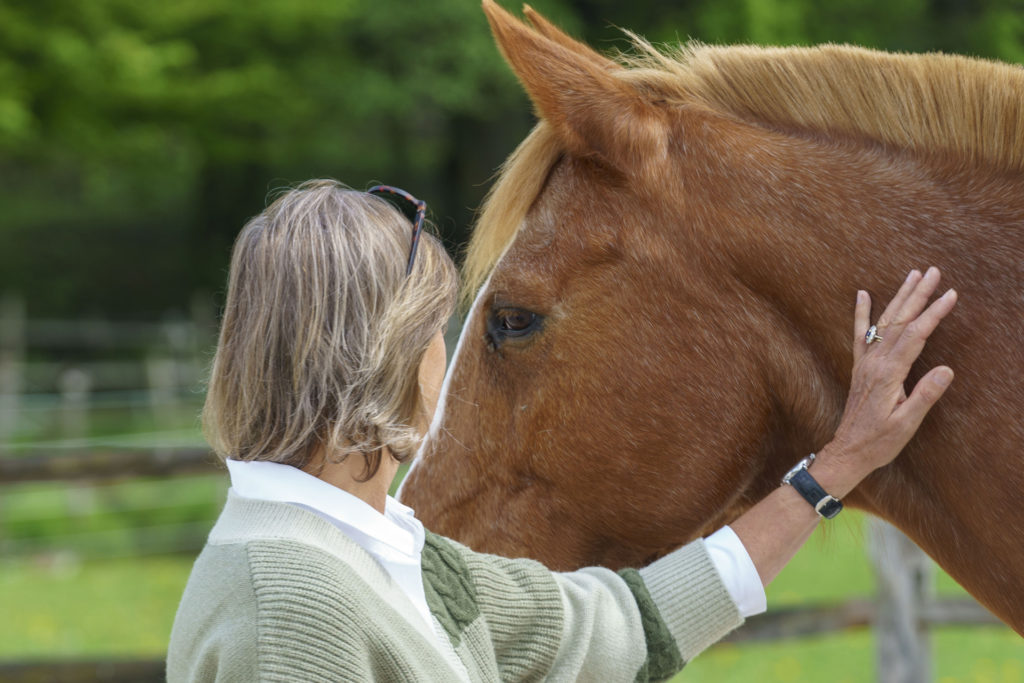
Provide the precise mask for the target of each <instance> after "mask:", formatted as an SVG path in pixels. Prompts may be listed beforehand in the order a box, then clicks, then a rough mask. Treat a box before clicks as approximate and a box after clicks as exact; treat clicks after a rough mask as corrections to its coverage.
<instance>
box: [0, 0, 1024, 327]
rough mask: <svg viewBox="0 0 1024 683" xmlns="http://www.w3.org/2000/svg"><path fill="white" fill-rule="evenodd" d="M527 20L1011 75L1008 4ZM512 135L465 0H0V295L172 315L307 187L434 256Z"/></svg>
mask: <svg viewBox="0 0 1024 683" xmlns="http://www.w3.org/2000/svg"><path fill="white" fill-rule="evenodd" d="M504 4H505V5H506V6H509V7H510V9H512V10H513V11H518V7H514V6H513V5H514V3H504ZM536 6H537V9H538V10H540V11H541V12H543V13H545V14H547V15H548V16H550V17H551V19H552V20H553V21H555V22H556V23H557V24H559V25H561V26H563V27H565V28H566V29H567V30H569V31H570V32H571V33H573V34H575V35H578V36H580V37H582V38H583V39H585V40H587V41H589V42H590V43H591V44H593V45H595V46H596V47H597V48H598V49H601V50H608V49H613V48H616V47H620V48H621V47H627V46H628V43H627V41H626V40H625V39H624V38H623V34H622V32H621V30H620V29H619V27H622V28H629V29H633V30H635V31H637V32H638V33H640V34H642V35H646V36H647V37H648V38H650V39H651V40H653V41H656V42H677V41H678V40H686V39H688V38H691V37H692V38H695V39H699V40H703V41H705V42H758V43H797V44H809V43H817V42H824V41H836V42H851V43H858V44H864V45H868V46H872V47H879V48H884V49H890V50H936V49H940V50H946V51H952V52H963V53H967V54H977V55H980V56H985V57H994V58H1001V59H1005V60H1010V61H1024V39H1022V35H1024V19H1022V17H1021V14H1020V12H1019V7H1018V6H1017V5H1016V4H1015V1H1014V0H986V2H982V3H969V2H964V1H963V0H935V1H932V2H925V0H834V1H831V2H827V3H826V2H812V1H810V0H692V1H690V2H687V3H677V4H671V5H665V4H664V3H659V2H654V1H653V0H644V1H641V2H631V3H625V4H624V3H621V2H616V1H614V0H543V1H542V2H539V3H536ZM530 122H531V116H530V113H529V106H528V103H527V102H526V99H525V97H524V96H523V95H522V94H521V92H520V90H519V88H518V86H517V85H516V84H515V82H514V79H513V78H512V76H511V74H510V73H509V71H508V69H507V68H506V67H505V66H504V64H502V62H501V59H500V57H499V55H498V52H497V50H496V49H495V48H494V46H493V43H492V40H491V37H490V34H489V31H488V27H487V24H486V21H485V19H484V16H483V13H482V12H481V10H480V7H479V4H478V2H477V1H476V0H434V1H433V2H429V3H411V2H408V0H379V1H378V2H374V3H365V2H357V1H356V0H336V1H334V2H320V1H319V0H252V1H251V2H246V3H238V2H231V1H230V0H180V1H179V2H173V3H146V2H141V3H140V2H134V1H133V0H90V1H89V2H63V1H61V0H34V1H32V2H29V1H28V0H14V1H11V2H6V3H2V4H0V205H2V206H3V209H4V210H3V212H2V214H0V215H2V218H0V273H2V276H0V290H6V289H18V290H21V291H22V292H23V293H24V294H25V295H26V296H27V298H28V307H29V314H30V315H32V316H39V315H73V314H80V313H82V312H90V313H94V314H105V315H112V316H118V317H126V316H136V317H139V316H141V317H153V315H154V313H157V312H162V311H164V310H166V309H167V308H168V307H170V306H179V307H181V306H182V305H183V303H184V302H186V301H188V299H189V297H190V296H191V294H192V292H193V291H195V290H197V289H200V290H206V291H215V290H219V289H220V287H221V286H222V282H223V277H224V267H225V264H226V262H227V258H228V250H229V247H230V244H231V241H232V239H233V237H234V235H235V234H236V233H237V231H238V229H239V228H240V227H241V225H242V224H243V223H244V221H245V220H246V218H247V217H249V216H251V215H253V214H254V213H256V212H257V211H259V210H260V209H261V208H262V206H263V205H264V203H265V201H266V196H267V194H268V192H269V191H270V190H272V189H274V188H275V187H278V186H281V185H284V184H288V183H292V182H296V181H299V180H303V179H305V178H308V177H314V176H333V177H338V178H340V179H342V180H343V181H346V182H348V183H350V184H352V185H354V186H356V187H365V186H367V185H368V184H370V183H371V182H373V181H387V182H391V183H394V184H399V185H406V186H408V187H409V188H410V189H412V190H415V193H416V194H417V195H418V196H423V197H426V198H427V199H428V201H429V203H430V205H431V208H432V211H433V215H434V218H435V220H436V222H437V223H438V224H439V226H440V228H441V230H442V232H443V233H444V234H445V235H446V237H447V238H448V239H449V240H450V241H451V242H452V244H453V245H454V244H455V243H458V242H461V241H462V240H463V239H464V237H465V234H466V230H467V227H468V225H469V223H470V220H471V218H472V211H473V208H474V207H475V206H477V205H478V204H479V202H480V200H481V198H482V196H483V193H484V190H485V188H486V184H487V180H488V178H489V177H490V176H491V175H492V172H493V170H494V169H495V168H496V166H497V165H498V164H499V163H500V162H501V161H502V160H503V159H504V158H505V157H506V156H507V155H508V154H509V152H510V151H511V150H512V149H513V147H514V146H515V144H516V143H517V142H518V141H519V140H520V139H521V138H522V137H523V135H524V134H525V132H526V130H527V129H528V127H529V125H530Z"/></svg>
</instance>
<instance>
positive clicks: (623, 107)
mask: <svg viewBox="0 0 1024 683" xmlns="http://www.w3.org/2000/svg"><path fill="white" fill-rule="evenodd" d="M483 8H484V12H485V13H486V14H487V19H488V21H489V22H490V24H491V30H492V31H493V33H494V38H495V40H496V41H497V43H498V47H499V48H500V49H501V53H502V54H503V55H504V57H505V60H506V61H507V62H508V63H509V64H510V65H511V67H512V70H513V71H515V73H516V76H518V77H519V80H520V81H521V82H522V84H523V87H524V88H525V89H526V92H527V94H528V95H529V96H530V99H531V100H532V101H533V104H534V106H535V107H536V108H537V111H538V114H539V115H540V116H541V118H543V119H545V120H546V121H547V122H548V123H549V124H550V125H551V126H552V127H553V128H554V130H555V131H556V132H557V133H558V135H559V137H560V138H561V139H562V140H563V142H564V143H565V144H566V146H567V148H568V151H569V152H570V153H572V154H577V155H580V156H590V157H594V156H596V157H598V158H600V159H602V160H603V161H605V162H606V163H609V164H611V165H612V166H614V167H616V168H618V169H620V170H625V171H629V170H639V168H640V167H642V166H644V165H645V164H646V163H647V162H650V161H653V160H656V159H661V158H663V157H664V156H665V154H666V150H667V132H668V129H667V125H666V123H665V119H664V115H663V112H662V111H661V110H660V109H659V108H658V107H657V106H655V105H654V104H652V103H651V102H650V101H648V100H647V99H646V98H644V97H643V96H642V95H641V94H640V93H639V92H637V91H636V90H635V89H634V88H633V87H632V86H631V85H630V84H629V83H627V82H626V81H624V80H622V79H620V78H618V77H617V76H616V75H615V72H616V71H618V70H620V69H621V67H620V66H619V65H617V64H616V63H615V62H613V61H611V60H610V59H607V58H606V57H604V56H602V55H600V54H598V53H597V52H595V51H594V50H592V49H591V48H589V47H587V46H586V45H584V44H583V43H580V42H578V41H576V40H574V39H573V38H571V37H569V36H568V35H566V34H565V33H563V32H562V31H560V30H559V29H558V28H556V27H555V26H554V25H553V24H551V23H550V22H549V21H547V20H546V19H544V18H543V17H541V16H540V15H539V14H537V13H536V12H535V11H534V10H533V9H531V8H530V7H526V8H525V10H524V11H525V13H526V16H527V17H528V18H529V19H530V21H531V22H532V23H533V24H534V27H533V28H531V27H529V26H527V25H526V24H524V23H523V22H522V21H520V20H518V19H516V18H515V17H513V16H512V15H511V14H509V13H508V12H507V11H505V10H504V9H502V8H501V7H499V6H498V5H496V4H495V3H494V1H493V0H483Z"/></svg>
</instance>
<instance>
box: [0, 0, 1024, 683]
mask: <svg viewBox="0 0 1024 683" xmlns="http://www.w3.org/2000/svg"><path fill="white" fill-rule="evenodd" d="M503 4H505V6H506V7H508V8H509V9H512V10H513V11H516V12H518V10H519V8H518V6H514V5H511V4H510V3H508V2H506V3H503ZM532 4H533V5H534V7H535V8H536V9H538V10H539V11H541V12H542V13H544V14H546V15H547V16H548V17H549V18H550V19H552V20H553V21H554V22H555V23H556V24H559V25H560V26H562V27H563V28H565V29H566V30H568V31H569V32H570V33H572V34H573V35H575V36H577V37H580V38H582V39H584V40H586V41H587V42H589V43H590V44H591V45H593V46H595V47H596V48H598V49H599V50H614V49H628V41H627V40H625V39H624V37H623V35H622V32H621V30H620V29H619V28H617V27H623V28H628V29H632V30H634V31H636V32H638V33H640V34H642V35H645V36H646V37H647V38H648V39H650V40H652V41H654V42H667V43H676V42H679V41H685V40H688V39H690V38H693V39H697V40H700V41H703V42H708V43H734V42H754V43H760V44H813V43H819V42H850V43H855V44H859V45H865V46H869V47H875V48H881V49H886V50H895V51H932V50H941V51H947V52H956V53H961V54H968V55H975V56H981V57H987V58H996V59H1001V60H1004V61H1009V62H1016V63H1021V62H1024V7H1022V6H1021V3H1020V2H1019V0H1013V1H1011V0H984V1H979V2H974V1H968V0H831V1H829V2H823V1H815V0H677V1H674V2H665V0H631V1H630V2H628V3H622V2H613V1H612V0H537V2H535V3H532ZM532 123H533V117H532V114H531V110H530V106H529V103H528V102H527V100H526V98H525V97H524V95H523V94H522V93H521V91H520V89H519V87H518V86H517V84H516V83H515V80H514V78H513V77H512V75H511V74H510V72H509V70H508V69H507V68H506V67H505V65H504V64H503V62H502V61H501V59H500V57H499V55H498V52H497V50H496V48H495V47H494V45H493V43H492V40H491V37H490V34H489V31H488V27H487V23H486V21H485V19H484V15H483V13H482V12H481V10H480V7H479V4H478V2H477V1H476V0H431V1H430V2H415V1H413V0H376V1H375V2H372V3H370V2H359V1H357V0H333V1H330V2H325V1H324V0H248V1H247V2H238V1H229V0H175V1H174V2H164V3H156V2H140V1H139V0H88V1H78V2H74V1H71V0H0V616H2V617H4V618H2V619H0V680H159V673H156V674H154V671H157V672H158V670H159V661H160V659H161V658H162V656H163V652H164V648H165V646H166V641H167V637H168V634H169V632H170V625H171V622H172V620H173V616H174V610H175V608H176V606H177V601H178V599H179V597H180V594H181V590H182V588H183V587H184V583H185V580H186V579H187V576H188V571H189V568H190V567H191V562H192V559H193V557H194V555H195V553H196V552H197V551H198V549H199V548H200V547H201V545H202V542H203V539H204V538H205V534H206V532H207V531H208V530H209V528H210V526H211V525H212V521H213V519H214V518H215V516H216V514H217V512H218V511H219V508H220V506H221V504H222V502H223V499H224V494H225V490H226V477H225V475H224V474H223V473H222V472H221V471H219V470H218V469H217V467H216V466H215V465H214V463H213V459H212V457H211V456H209V454H208V452H207V451H206V449H205V447H204V445H203V442H202V437H201V435H200V433H199V428H198V418H197V416H198V412H199V409H200V407H201V405H202V399H203V393H202V392H203V388H202V380H203V375H204V371H205V367H206V364H207V363H208V361H209V359H210V357H211V354H212V349H213V344H214V339H215V334H216V325H217V316H218V307H219V304H220V301H221V299H222V294H223V286H224V279H225V275H226V268H227V264H228V260H229V252H230V247H231V244H232V240H233V238H234V235H235V234H236V233H237V232H238V230H239V229H240V228H241V226H242V225H243V224H244V222H245V221H246V220H247V219H248V218H249V217H250V216H252V215H254V214H256V213H258V212H259V211H260V210H262V208H263V207H264V206H265V205H266V203H267V201H268V199H267V198H268V195H270V194H271V193H272V192H273V191H274V190H276V189H278V188H281V187H285V186H288V185H291V184H294V183H297V182H300V181H302V180H305V179H307V178H312V177H333V178H337V179H339V180H341V181H343V182H345V183H347V184H349V185H351V186H353V187H356V188H366V187H368V186H370V185H371V184H374V183H376V182H385V183H389V184H393V185H398V186H400V187H403V188H406V189H408V190H409V191H411V192H412V193H413V194H415V195H417V196H419V197H421V198H424V199H426V200H427V202H428V203H429V206H430V217H431V219H432V220H433V222H434V223H435V225H436V227H437V230H438V231H439V232H440V234H441V235H442V236H443V237H444V239H445V242H446V245H447V246H448V247H449V248H450V250H451V251H452V254H453V255H456V256H457V255H458V254H459V251H460V248H461V246H462V245H463V244H464V242H465V240H466V236H467V234H468V231H469V229H470V227H471V225H472V221H473V216H474V211H475V209H476V207H477V206H478V205H479V203H480V201H481V199H482V197H483V195H484V193H485V191H486V190H487V188H488V186H489V182H490V180H491V178H492V177H493V174H494V172H495V170H496V168H497V167H498V166H499V164H500V163H501V162H502V160H503V159H504V158H505V157H506V156H507V155H508V154H509V153H510V152H511V151H512V149H513V148H514V147H515V145H516V144H517V143H518V142H519V140H521V139H522V138H523V137H524V136H525V134H526V133H527V131H528V130H529V128H530V127H531V126H532ZM452 332H453V334H457V332H458V329H457V325H455V326H453V329H452ZM450 348H451V346H450ZM851 517H852V521H849V522H847V523H846V528H845V529H844V530H841V531H838V532H835V534H834V536H833V538H831V539H826V540H819V541H815V542H812V543H811V545H810V546H809V549H808V551H807V552H809V553H812V554H813V557H811V556H808V557H809V559H807V560H800V561H798V562H797V563H795V564H794V567H793V568H791V569H789V570H787V574H785V575H784V576H783V578H782V579H780V582H779V583H778V584H777V586H775V587H773V591H774V593H773V594H771V595H770V598H771V599H772V600H773V603H771V604H778V603H782V604H788V603H794V604H795V603H800V602H801V601H808V600H811V601H814V600H819V601H820V600H842V599H846V598H848V597H850V596H851V595H852V596H854V597H856V596H858V595H860V596H870V595H871V594H872V592H873V591H874V585H873V579H872V574H871V572H870V570H869V568H868V561H867V559H865V555H864V552H863V550H862V548H861V546H862V538H861V533H860V531H859V528H860V521H859V518H856V517H853V516H851ZM801 563H804V564H801ZM801 567H806V569H801ZM829 575H832V576H834V577H835V579H834V585H833V584H831V583H828V581H826V582H825V583H822V577H825V576H829ZM829 581H833V579H832V578H829ZM810 584H813V585H814V586H816V587H815V588H813V589H808V586H809V585H810ZM821 586H823V587H821ZM939 589H940V591H948V592H950V593H956V592H957V590H958V589H957V588H956V587H955V585H953V584H952V582H949V581H947V580H945V579H943V578H942V577H941V576H940V577H939ZM758 648H761V649H758ZM872 648H873V645H872V642H871V635H870V633H869V632H867V631H865V630H863V629H862V630H859V631H854V632H852V633H851V634H849V635H830V636H823V637H820V638H812V639H810V640H807V641H801V642H800V643H790V644H784V645H781V646H778V645H773V646H771V647H764V646H746V645H745V646H738V645H728V644H726V645H722V646H719V647H718V648H716V649H715V650H712V651H711V652H710V653H708V654H707V655H704V656H703V657H702V658H701V659H700V660H698V661H697V662H696V663H695V664H694V665H693V666H692V667H691V668H689V669H688V670H687V672H685V673H686V675H685V676H684V677H682V678H681V679H680V680H780V681H782V680H789V681H801V680H812V678H814V677H816V676H812V673H817V674H820V673H821V672H822V667H827V671H828V676H829V678H831V679H832V680H836V681H839V680H850V681H868V680H874V677H875V674H874V664H873V654H872V652H873V649H872ZM933 655H934V662H935V664H934V677H935V680H943V681H947V680H948V681H955V680H970V681H1021V680H1024V647H1022V645H1021V641H1020V639H1019V638H1018V637H1016V636H1015V635H1013V634H1012V633H1010V632H1008V631H1006V630H1005V629H995V628H982V629H963V630H958V629H946V630H943V631H941V632H938V633H937V634H936V636H935V645H934V652H933ZM808 658H810V660H811V663H810V664H809V663H808ZM813 662H817V664H814V663H813ZM57 665H59V666H57ZM41 667H42V668H41ZM133 667H134V668H133ZM154 675H155V676H156V678H154ZM32 676H35V677H34V678H32Z"/></svg>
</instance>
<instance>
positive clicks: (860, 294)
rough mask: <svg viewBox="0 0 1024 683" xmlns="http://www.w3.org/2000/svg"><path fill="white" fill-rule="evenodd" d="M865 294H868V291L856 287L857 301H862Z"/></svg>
mask: <svg viewBox="0 0 1024 683" xmlns="http://www.w3.org/2000/svg"><path fill="white" fill-rule="evenodd" d="M867 295H868V293H867V292H865V291H864V290H863V289H858V290H857V301H858V302H861V301H864V297H866V296H867Z"/></svg>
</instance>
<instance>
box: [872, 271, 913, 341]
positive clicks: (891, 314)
mask: <svg viewBox="0 0 1024 683" xmlns="http://www.w3.org/2000/svg"><path fill="white" fill-rule="evenodd" d="M922 279H923V278H922V276H921V272H920V271H918V270H912V271H910V273H909V274H908V275H907V279H906V280H904V281H903V284H902V285H900V288H899V290H898V291H897V292H896V295H895V296H894V297H893V298H892V300H891V301H889V305H888V306H886V307H885V310H884V311H882V315H880V316H878V322H877V323H875V324H876V325H878V327H879V329H880V330H882V329H885V328H887V327H888V326H889V325H891V324H892V323H893V322H894V321H895V320H896V319H897V318H896V316H897V313H898V312H899V310H900V309H901V308H903V303H904V302H905V301H906V300H907V298H908V297H909V296H910V293H911V292H912V291H914V288H915V287H917V285H918V283H919V282H921V280H922Z"/></svg>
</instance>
